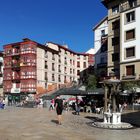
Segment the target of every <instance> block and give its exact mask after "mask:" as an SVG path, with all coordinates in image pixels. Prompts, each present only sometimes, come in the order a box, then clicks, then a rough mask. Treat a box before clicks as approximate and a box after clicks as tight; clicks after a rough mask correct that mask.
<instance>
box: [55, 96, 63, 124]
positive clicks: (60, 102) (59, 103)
mask: <svg viewBox="0 0 140 140" xmlns="http://www.w3.org/2000/svg"><path fill="white" fill-rule="evenodd" d="M55 108H56V113H57V118H58V124H59V125H61V123H62V111H63V100H62V99H61V98H60V96H57V97H56V100H55Z"/></svg>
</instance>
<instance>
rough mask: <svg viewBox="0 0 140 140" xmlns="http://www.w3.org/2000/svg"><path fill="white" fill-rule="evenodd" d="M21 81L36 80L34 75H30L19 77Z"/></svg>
mask: <svg viewBox="0 0 140 140" xmlns="http://www.w3.org/2000/svg"><path fill="white" fill-rule="evenodd" d="M21 79H36V75H31V74H27V75H21Z"/></svg>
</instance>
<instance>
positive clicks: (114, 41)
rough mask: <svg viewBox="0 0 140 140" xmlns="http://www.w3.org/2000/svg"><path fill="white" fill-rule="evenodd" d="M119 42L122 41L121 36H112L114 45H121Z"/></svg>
mask: <svg viewBox="0 0 140 140" xmlns="http://www.w3.org/2000/svg"><path fill="white" fill-rule="evenodd" d="M119 43H120V38H119V37H114V38H112V46H116V45H119Z"/></svg>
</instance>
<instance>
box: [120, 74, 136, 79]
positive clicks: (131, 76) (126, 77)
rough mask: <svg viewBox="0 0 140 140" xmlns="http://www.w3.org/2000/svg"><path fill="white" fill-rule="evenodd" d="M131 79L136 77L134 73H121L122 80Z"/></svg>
mask: <svg viewBox="0 0 140 140" xmlns="http://www.w3.org/2000/svg"><path fill="white" fill-rule="evenodd" d="M131 79H136V74H134V75H125V74H123V76H122V80H131Z"/></svg>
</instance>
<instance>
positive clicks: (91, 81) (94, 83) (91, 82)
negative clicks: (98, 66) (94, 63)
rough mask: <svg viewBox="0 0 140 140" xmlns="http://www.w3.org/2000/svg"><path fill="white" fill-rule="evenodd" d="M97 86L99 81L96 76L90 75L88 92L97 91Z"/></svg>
mask: <svg viewBox="0 0 140 140" xmlns="http://www.w3.org/2000/svg"><path fill="white" fill-rule="evenodd" d="M96 86H97V79H96V77H95V75H89V77H88V79H87V87H86V89H87V90H94V89H96Z"/></svg>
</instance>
